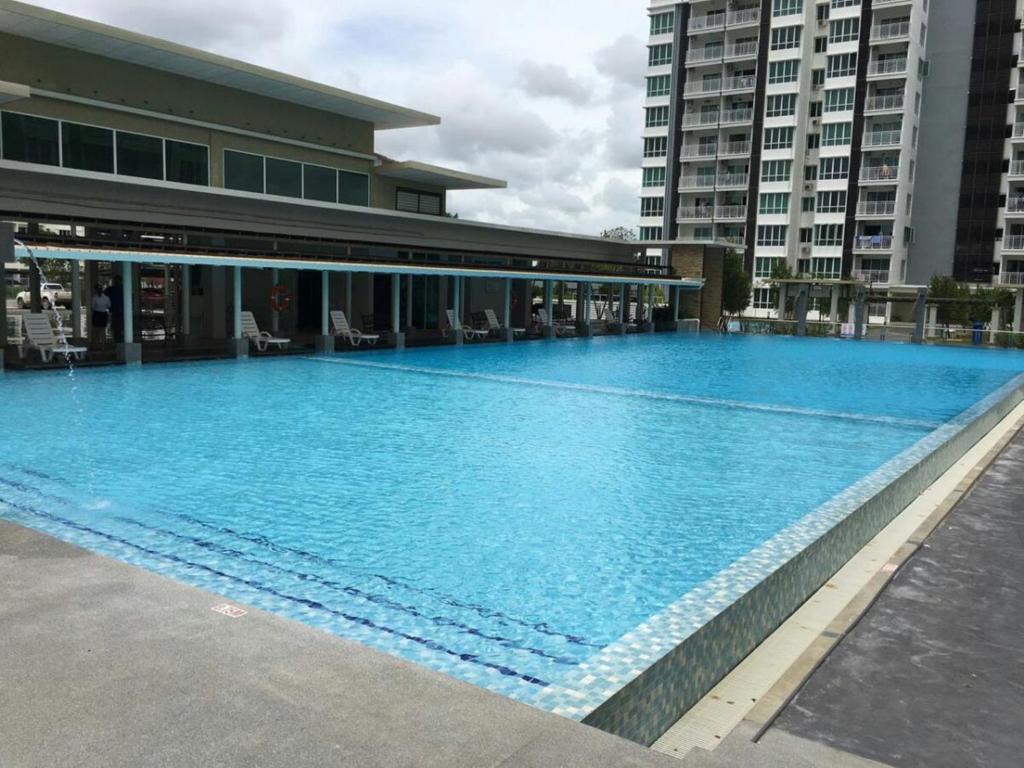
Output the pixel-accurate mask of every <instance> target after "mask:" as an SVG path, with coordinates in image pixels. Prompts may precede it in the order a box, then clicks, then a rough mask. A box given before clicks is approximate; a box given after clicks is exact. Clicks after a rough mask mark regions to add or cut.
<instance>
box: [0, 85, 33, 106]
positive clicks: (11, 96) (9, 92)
mask: <svg viewBox="0 0 1024 768" xmlns="http://www.w3.org/2000/svg"><path fill="white" fill-rule="evenodd" d="M31 95H32V89H31V88H29V87H28V86H27V85H22V84H20V83H8V82H7V81H6V80H0V104H6V103H7V102H9V101H20V100H21V99H27V98H29V97H30V96H31Z"/></svg>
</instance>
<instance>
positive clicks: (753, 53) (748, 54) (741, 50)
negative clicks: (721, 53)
mask: <svg viewBox="0 0 1024 768" xmlns="http://www.w3.org/2000/svg"><path fill="white" fill-rule="evenodd" d="M757 49H758V44H757V43H736V44H734V45H727V46H726V47H725V58H726V59H727V60H734V59H756V58H757Z"/></svg>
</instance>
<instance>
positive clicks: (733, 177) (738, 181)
mask: <svg viewBox="0 0 1024 768" xmlns="http://www.w3.org/2000/svg"><path fill="white" fill-rule="evenodd" d="M715 184H716V185H717V186H719V187H745V186H747V185H748V184H750V174H747V173H720V174H718V179H717V181H716V182H715Z"/></svg>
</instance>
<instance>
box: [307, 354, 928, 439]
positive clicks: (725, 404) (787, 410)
mask: <svg viewBox="0 0 1024 768" xmlns="http://www.w3.org/2000/svg"><path fill="white" fill-rule="evenodd" d="M302 359H303V360H310V361H312V362H315V363H332V364H334V365H350V366H354V367H357V368H374V369H379V370H385V371H401V372H404V373H419V374H425V375H428V376H447V377H449V378H454V379H476V380H478V381H489V382H494V383H498V384H520V385H526V386H531V387H546V388H549V389H566V390H571V391H574V392H590V393H595V394H601V395H613V396H617V397H635V398H644V399H648V400H663V401H666V402H676V403H689V404H693V405H706V406H711V407H714V408H739V409H742V410H746V411H759V412H762V413H781V414H788V415H791V416H805V417H811V418H818V419H842V420H845V421H859V422H868V423H873V424H883V425H886V426H891V427H906V428H908V429H923V430H927V431H929V432H931V431H932V430H935V429H938V428H939V427H941V426H942V423H941V422H937V421H926V420H923V419H901V418H899V417H896V416H872V415H870V414H863V413H846V412H843V411H823V410H820V409H817V408H801V407H800V406H796V405H772V404H770V403H751V402H748V401H745V400H727V399H725V398H717V397H702V396H700V395H680V394H673V393H668V392H652V391H650V390H644V389H625V388H623V387H608V386H601V385H598V384H574V383H572V382H564V381H551V380H550V379H524V378H520V377H518V376H504V375H501V374H497V373H472V372H468V371H452V370H448V369H445V368H428V367H425V366H417V365H403V364H400V363H371V362H367V361H365V360H339V359H337V358H331V357H308V356H307V357H303V358H302Z"/></svg>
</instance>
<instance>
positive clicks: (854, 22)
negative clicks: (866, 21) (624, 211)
mask: <svg viewBox="0 0 1024 768" xmlns="http://www.w3.org/2000/svg"><path fill="white" fill-rule="evenodd" d="M828 25H829V26H828V41H829V43H848V42H850V41H851V40H856V39H857V38H858V37H860V19H858V18H857V17H856V16H855V17H853V18H850V19H836V20H835V21H830V22H829V23H828Z"/></svg>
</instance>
